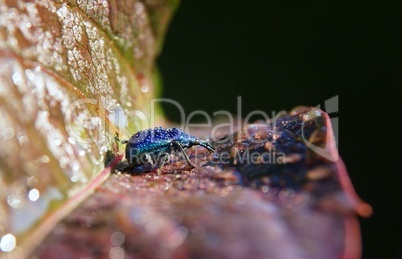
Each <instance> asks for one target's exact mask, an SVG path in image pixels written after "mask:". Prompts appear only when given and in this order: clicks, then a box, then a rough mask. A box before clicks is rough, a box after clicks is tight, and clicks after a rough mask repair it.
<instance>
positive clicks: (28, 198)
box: [0, 0, 177, 256]
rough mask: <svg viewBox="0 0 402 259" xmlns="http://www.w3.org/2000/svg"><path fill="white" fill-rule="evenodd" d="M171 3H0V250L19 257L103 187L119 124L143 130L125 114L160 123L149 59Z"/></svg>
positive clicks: (162, 29)
mask: <svg viewBox="0 0 402 259" xmlns="http://www.w3.org/2000/svg"><path fill="white" fill-rule="evenodd" d="M176 5H177V1H171V0H166V1H163V0H160V1H159V0H156V1H129V0H127V1H114V0H110V1H80V0H77V1H74V0H72V1H50V0H46V1H39V0H37V1H11V0H2V1H0V103H1V105H0V116H1V119H0V143H1V145H2V149H1V150H0V184H1V186H2V188H1V190H0V198H1V209H0V236H3V235H6V234H8V236H7V237H13V236H15V237H16V238H17V241H16V245H14V244H13V241H12V238H11V239H10V240H11V241H10V242H11V243H10V242H8V243H7V242H6V241H4V240H3V241H4V242H6V243H7V244H8V245H4V247H2V249H3V248H4V249H3V250H4V251H8V250H12V252H13V255H15V256H21V255H23V254H25V255H28V254H29V253H30V251H31V250H32V249H33V248H34V247H35V246H36V244H37V243H38V242H40V241H41V238H43V237H44V236H45V235H46V233H47V232H48V231H50V230H51V226H52V225H54V224H55V223H56V222H57V221H58V220H60V218H62V217H64V216H65V214H66V213H68V211H69V210H71V209H72V208H73V207H75V206H77V205H78V203H79V202H80V201H81V200H83V199H84V198H85V197H86V196H88V195H89V194H90V192H91V191H92V190H93V189H94V188H95V187H96V186H97V185H99V184H100V183H101V182H102V179H105V177H106V176H107V174H108V172H109V171H108V169H106V170H104V171H102V172H101V170H102V169H103V166H104V165H103V163H104V162H103V161H104V156H105V152H106V151H107V149H108V148H109V147H110V146H111V142H112V140H113V138H114V136H115V134H116V133H117V132H118V131H119V127H120V126H121V125H122V123H124V122H126V120H130V121H129V123H128V125H127V127H125V129H127V130H129V131H130V132H133V131H136V130H139V129H141V128H142V127H146V125H140V124H138V123H137V122H136V121H135V120H134V119H135V118H134V119H133V118H128V117H129V116H130V115H131V117H135V116H138V115H141V116H143V117H146V118H151V116H154V117H155V118H154V119H155V120H158V119H160V118H161V117H160V114H158V113H155V111H156V112H158V108H157V107H156V109H155V111H152V110H151V107H150V106H149V103H150V99H151V98H153V97H154V96H155V92H156V91H157V89H155V87H154V82H153V78H154V74H155V68H154V59H155V57H156V55H157V54H158V51H159V49H160V44H161V40H162V38H163V35H164V32H165V29H166V25H167V22H168V20H169V19H170V17H171V14H172V12H173V10H174V8H175V6H176ZM151 112H153V113H152V114H151ZM154 113H155V114H154ZM122 114H124V115H122ZM119 116H120V117H119ZM121 133H125V132H121ZM123 135H124V134H123ZM99 172H101V173H99Z"/></svg>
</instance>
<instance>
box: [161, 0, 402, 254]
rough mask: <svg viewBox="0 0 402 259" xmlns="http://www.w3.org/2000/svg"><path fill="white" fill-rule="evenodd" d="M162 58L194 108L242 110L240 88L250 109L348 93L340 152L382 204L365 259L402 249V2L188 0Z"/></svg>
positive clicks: (367, 195) (371, 223) (370, 223)
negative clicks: (240, 106)
mask: <svg viewBox="0 0 402 259" xmlns="http://www.w3.org/2000/svg"><path fill="white" fill-rule="evenodd" d="M158 65H159V68H160V70H161V73H162V76H163V79H164V90H163V96H164V97H166V98H172V99H174V100H176V101H178V102H179V103H180V104H181V105H182V106H183V107H184V109H185V112H186V114H187V115H188V114H189V113H190V112H192V111H194V110H197V109H201V110H204V111H206V112H207V113H209V114H210V115H211V116H212V113H213V112H215V111H218V110H222V109H224V110H228V111H230V112H233V113H236V97H237V96H242V104H243V116H245V115H247V114H248V113H249V112H251V111H253V110H263V111H266V112H267V113H268V114H271V113H270V112H271V111H277V112H278V111H281V110H284V109H285V110H289V109H291V108H293V107H295V106H297V105H310V106H316V105H317V104H323V103H324V101H325V100H327V99H329V98H331V97H333V96H336V95H338V96H339V110H338V113H336V114H335V117H338V119H339V139H338V141H339V149H340V154H341V156H342V157H343V160H344V161H345V164H346V166H347V168H348V171H349V175H350V177H351V179H352V181H353V183H354V186H355V189H356V190H357V192H358V194H359V195H360V196H361V197H362V199H363V200H365V201H367V202H368V203H370V204H371V205H372V206H373V208H374V214H373V215H372V216H371V217H370V218H368V219H361V220H360V221H361V228H362V236H363V258H399V257H401V256H402V227H401V223H400V222H401V220H402V211H401V203H402V199H401V198H402V195H401V189H402V187H401V186H402V176H401V175H402V170H401V166H400V162H401V161H402V156H401V152H400V150H401V147H400V145H401V144H402V141H401V137H400V136H401V135H402V130H401V126H402V125H401V121H402V120H401V119H402V116H401V114H402V113H401V111H402V105H401V99H402V98H401V97H402V1H394V2H391V1H381V2H380V1H377V3H375V2H368V1H363V0H362V1H355V0H349V1H339V0H337V1H335V0H326V1H321V0H320V1H318V0H314V1H279V0H276V1H270V0H266V1H213V0H204V1H196V0H187V1H182V3H181V6H180V7H179V9H178V11H177V13H176V15H175V17H174V19H173V21H172V24H171V26H170V28H169V31H168V34H167V37H166V40H165V45H164V49H163V52H162V55H161V56H160V57H159V59H158ZM165 111H166V113H167V115H168V117H169V118H171V119H172V120H178V119H179V113H178V112H177V109H175V108H174V107H173V106H168V105H166V106H165Z"/></svg>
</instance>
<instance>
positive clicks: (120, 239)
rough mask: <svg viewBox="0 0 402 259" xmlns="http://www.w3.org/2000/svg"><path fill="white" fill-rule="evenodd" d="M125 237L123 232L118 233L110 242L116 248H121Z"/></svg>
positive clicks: (113, 235) (115, 233) (114, 234)
mask: <svg viewBox="0 0 402 259" xmlns="http://www.w3.org/2000/svg"><path fill="white" fill-rule="evenodd" d="M124 240H125V236H124V234H123V233H122V232H120V231H116V232H114V233H113V234H112V236H111V237H110V241H111V242H112V244H113V245H114V246H121V245H122V244H123V243H124Z"/></svg>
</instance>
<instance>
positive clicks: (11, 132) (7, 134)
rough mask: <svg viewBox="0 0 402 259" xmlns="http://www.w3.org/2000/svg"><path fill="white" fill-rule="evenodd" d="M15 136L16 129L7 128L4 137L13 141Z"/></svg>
mask: <svg viewBox="0 0 402 259" xmlns="http://www.w3.org/2000/svg"><path fill="white" fill-rule="evenodd" d="M14 135H15V132H14V129H13V128H10V127H7V128H5V129H4V130H3V137H4V138H5V139H12V138H13V137H14Z"/></svg>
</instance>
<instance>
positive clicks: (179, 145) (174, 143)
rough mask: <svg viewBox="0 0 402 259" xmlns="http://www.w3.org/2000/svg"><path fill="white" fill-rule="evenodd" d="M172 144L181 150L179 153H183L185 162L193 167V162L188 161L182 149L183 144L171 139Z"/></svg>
mask: <svg viewBox="0 0 402 259" xmlns="http://www.w3.org/2000/svg"><path fill="white" fill-rule="evenodd" d="M172 145H173V146H174V147H175V148H176V149H179V150H180V151H181V153H182V154H183V156H184V158H185V159H186V161H187V164H188V165H189V166H190V167H191V169H193V168H195V166H193V164H192V163H191V161H190V158H188V156H187V154H186V152H185V151H184V148H183V145H182V144H181V143H180V142H178V141H172Z"/></svg>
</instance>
